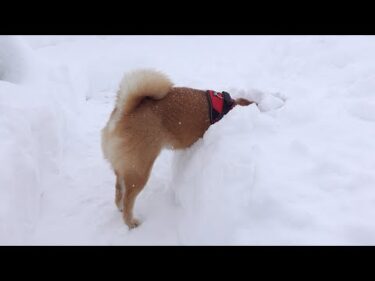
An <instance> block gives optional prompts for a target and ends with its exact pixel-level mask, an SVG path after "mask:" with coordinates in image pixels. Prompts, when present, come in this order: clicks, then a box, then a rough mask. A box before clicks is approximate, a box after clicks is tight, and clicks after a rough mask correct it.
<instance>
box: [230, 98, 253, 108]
mask: <svg viewBox="0 0 375 281" xmlns="http://www.w3.org/2000/svg"><path fill="white" fill-rule="evenodd" d="M234 102H235V103H236V105H241V106H247V105H250V104H252V103H254V102H253V101H249V100H247V99H244V98H238V99H236V100H235V101H234Z"/></svg>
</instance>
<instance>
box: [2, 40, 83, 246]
mask: <svg viewBox="0 0 375 281" xmlns="http://www.w3.org/2000/svg"><path fill="white" fill-rule="evenodd" d="M69 74H70V72H69V71H67V69H66V68H65V69H64V67H63V66H59V65H54V64H51V63H48V62H47V61H43V60H42V59H40V58H39V57H38V56H37V55H36V54H35V53H34V52H33V50H32V49H31V48H30V46H29V45H28V44H27V43H26V42H25V41H24V40H23V39H22V38H19V37H13V36H1V37H0V128H1V129H0V159H1V169H0V244H25V243H28V241H29V239H30V235H31V234H32V233H33V231H34V229H35V226H36V224H37V221H38V218H39V214H40V213H39V212H40V208H41V198H42V196H43V193H44V192H45V190H46V189H48V188H49V186H48V185H49V182H50V179H51V177H53V176H58V173H59V170H60V168H61V160H62V157H63V149H64V144H65V143H66V140H65V138H67V136H68V135H69V132H70V131H71V130H70V129H69V128H68V127H67V123H71V124H73V125H70V126H71V127H73V128H74V124H75V123H76V122H72V120H73V119H72V118H74V117H73V116H74V114H77V112H78V108H79V102H78V100H79V97H78V98H77V97H75V96H74V94H77V93H76V92H74V83H72V82H71V80H70V79H71V78H72V77H69ZM81 98H82V97H81Z"/></svg>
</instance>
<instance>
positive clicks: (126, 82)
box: [116, 69, 173, 114]
mask: <svg viewBox="0 0 375 281" xmlns="http://www.w3.org/2000/svg"><path fill="white" fill-rule="evenodd" d="M172 87H173V83H172V82H171V81H170V80H169V78H168V77H167V76H166V75H165V74H163V73H161V72H158V71H155V70H150V69H142V70H136V71H133V72H129V73H127V74H125V76H124V78H123V79H122V81H121V83H120V89H119V91H118V92H117V101H116V108H117V110H119V111H120V112H121V114H128V113H131V112H132V111H133V110H134V109H135V108H136V107H137V105H138V104H139V103H140V102H141V101H142V100H143V99H144V98H146V97H149V98H153V99H162V98H163V97H165V96H166V95H167V93H168V92H169V91H170V90H171V88H172Z"/></svg>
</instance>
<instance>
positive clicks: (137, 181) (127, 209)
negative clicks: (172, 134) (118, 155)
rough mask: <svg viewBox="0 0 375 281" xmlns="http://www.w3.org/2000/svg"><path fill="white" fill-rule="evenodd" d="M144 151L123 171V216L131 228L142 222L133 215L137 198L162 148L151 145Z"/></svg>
mask: <svg viewBox="0 0 375 281" xmlns="http://www.w3.org/2000/svg"><path fill="white" fill-rule="evenodd" d="M142 152H143V153H142V157H140V158H138V159H137V161H136V163H134V162H133V163H132V164H131V165H128V166H127V167H126V169H125V171H124V173H123V178H124V183H125V194H124V199H123V218H124V222H125V223H126V224H127V225H128V227H129V228H130V229H132V228H135V227H137V226H138V225H139V224H140V222H139V221H138V220H137V219H135V218H134V217H133V208H134V203H135V199H136V197H137V195H138V194H139V193H140V192H141V191H142V189H143V188H144V186H145V185H146V183H147V180H148V178H149V175H150V172H151V168H152V166H153V164H154V161H155V159H156V157H157V156H158V154H159V152H160V149H159V148H155V147H153V148H151V149H150V147H148V148H147V149H144V150H143V151H142ZM145 152H146V153H145ZM129 166H130V167H129Z"/></svg>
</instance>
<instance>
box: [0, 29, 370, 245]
mask: <svg viewBox="0 0 375 281" xmlns="http://www.w3.org/2000/svg"><path fill="white" fill-rule="evenodd" d="M374 49H375V37H374V36H345V37H343V36H341V37H340V36H207V37H206V36H178V37H177V36H0V159H1V164H0V165H1V167H0V244H2V245H9V244H11V245H12V244H16V245H19V244H21V245H374V244H375V220H374V216H375V190H374V186H375V173H374V171H375V142H374V139H375V93H374V89H375V53H374V52H373V50H374ZM138 68H154V69H157V70H160V71H162V72H164V73H166V74H167V75H168V76H169V77H170V78H171V80H172V81H173V82H174V84H175V85H176V86H188V87H194V88H200V89H212V90H216V91H223V90H224V91H228V92H230V93H231V94H232V95H233V96H234V97H248V98H250V99H252V100H254V101H256V102H257V103H258V104H259V106H258V107H257V106H256V105H255V104H252V105H250V106H248V107H236V108H235V109H233V110H232V111H231V112H230V113H229V114H228V115H226V116H225V117H224V118H223V119H222V120H221V121H220V122H218V123H216V124H214V125H213V126H211V127H210V128H209V129H208V131H207V132H206V133H205V135H204V137H203V138H202V139H200V140H198V141H197V142H196V143H195V144H194V145H193V146H191V147H190V148H187V149H185V150H181V151H164V152H163V153H162V154H161V155H160V157H159V158H158V159H157V161H156V163H155V165H154V168H153V171H152V174H151V177H150V180H149V182H148V183H147V185H146V187H145V189H144V191H143V192H142V193H141V194H140V196H139V197H138V199H137V202H136V206H135V214H136V216H137V217H139V218H140V219H141V221H142V224H141V226H140V227H139V228H136V229H134V230H131V231H129V230H128V228H127V227H126V226H125V225H124V223H123V221H122V218H121V213H119V212H118V210H117V208H116V206H115V204H114V182H115V178H114V175H113V172H112V171H111V169H110V166H109V164H108V163H107V162H106V161H105V160H104V159H103V155H102V153H101V149H100V130H101V129H102V128H103V126H104V125H105V123H106V122H107V120H108V117H109V114H110V112H111V110H112V108H113V105H114V101H115V94H116V91H117V90H118V87H119V83H120V80H121V78H122V76H123V74H124V73H125V72H127V71H131V70H135V69H138Z"/></svg>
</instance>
